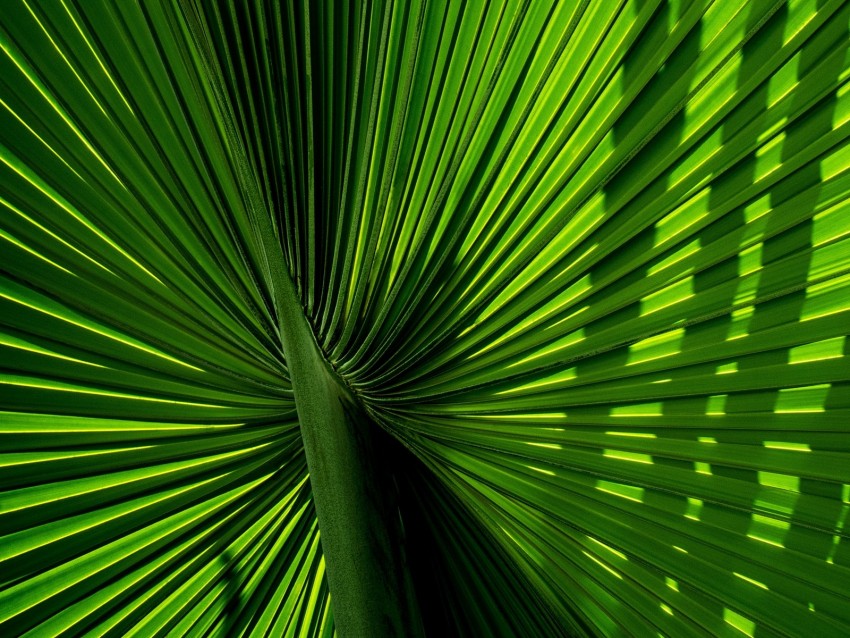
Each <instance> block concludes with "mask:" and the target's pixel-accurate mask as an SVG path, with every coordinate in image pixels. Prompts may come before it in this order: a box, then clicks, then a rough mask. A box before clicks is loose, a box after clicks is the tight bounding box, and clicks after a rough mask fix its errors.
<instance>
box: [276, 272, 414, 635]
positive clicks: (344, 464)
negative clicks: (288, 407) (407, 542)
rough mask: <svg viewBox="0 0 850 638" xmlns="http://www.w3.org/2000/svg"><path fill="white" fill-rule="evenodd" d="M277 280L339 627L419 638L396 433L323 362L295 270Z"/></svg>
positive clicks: (289, 363) (349, 632)
mask: <svg viewBox="0 0 850 638" xmlns="http://www.w3.org/2000/svg"><path fill="white" fill-rule="evenodd" d="M278 279H279V280H278V281H276V282H275V283H276V285H277V286H279V287H280V288H281V289H280V290H278V291H277V295H276V296H277V299H278V303H279V305H280V307H279V311H280V313H281V317H280V323H281V337H282V340H283V348H284V353H285V355H286V363H287V366H288V367H289V375H290V378H291V380H292V387H293V390H294V392H295V405H296V409H297V411H298V420H299V422H300V426H301V436H302V439H303V441H304V450H305V453H306V456H307V467H308V469H309V471H310V485H311V487H312V491H313V502H314V504H315V507H316V515H317V516H318V520H319V529H320V533H321V543H322V551H323V553H324V557H325V566H326V571H327V578H328V585H329V587H330V592H331V604H332V605H333V613H334V623H335V626H336V629H337V632H338V634H339V635H340V636H342V637H343V638H349V637H351V638H360V637H363V638H367V637H368V638H379V637H383V636H387V637H389V636H404V637H408V636H411V637H416V636H422V635H424V633H423V630H422V623H421V619H420V616H419V610H418V607H417V605H416V600H415V597H414V595H413V588H412V583H411V581H410V576H409V572H408V569H407V564H406V560H405V556H404V542H403V530H402V526H401V519H400V517H399V511H398V505H397V502H396V499H397V490H396V486H395V483H394V481H393V479H392V476H391V475H390V474H389V472H388V471H387V469H386V466H387V459H386V457H383V458H382V454H381V449H382V445H381V440H382V437H386V436H389V435H388V434H387V433H385V432H384V431H383V430H381V429H380V427H379V426H377V425H376V424H375V423H374V422H372V421H371V420H370V419H369V417H368V416H367V414H366V413H365V411H364V410H363V408H362V407H361V405H360V404H359V402H358V400H357V399H356V398H355V397H354V396H353V395H352V393H351V391H350V390H349V389H348V387H347V386H346V385H345V383H344V382H343V381H342V380H341V379H339V377H338V376H337V374H336V372H334V371H333V370H332V369H331V368H330V366H329V365H328V363H327V362H326V361H325V359H324V356H323V355H322V352H321V349H320V347H319V345H318V344H317V343H316V340H315V337H314V336H313V331H312V329H311V327H310V325H309V323H308V322H307V318H306V315H305V314H304V311H303V309H302V306H301V303H300V300H299V298H298V295H297V293H296V291H295V286H294V284H293V281H292V278H291V276H289V273H288V272H286V273H285V275H284V276H282V277H279V278H278ZM280 279H282V280H283V281H280Z"/></svg>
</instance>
